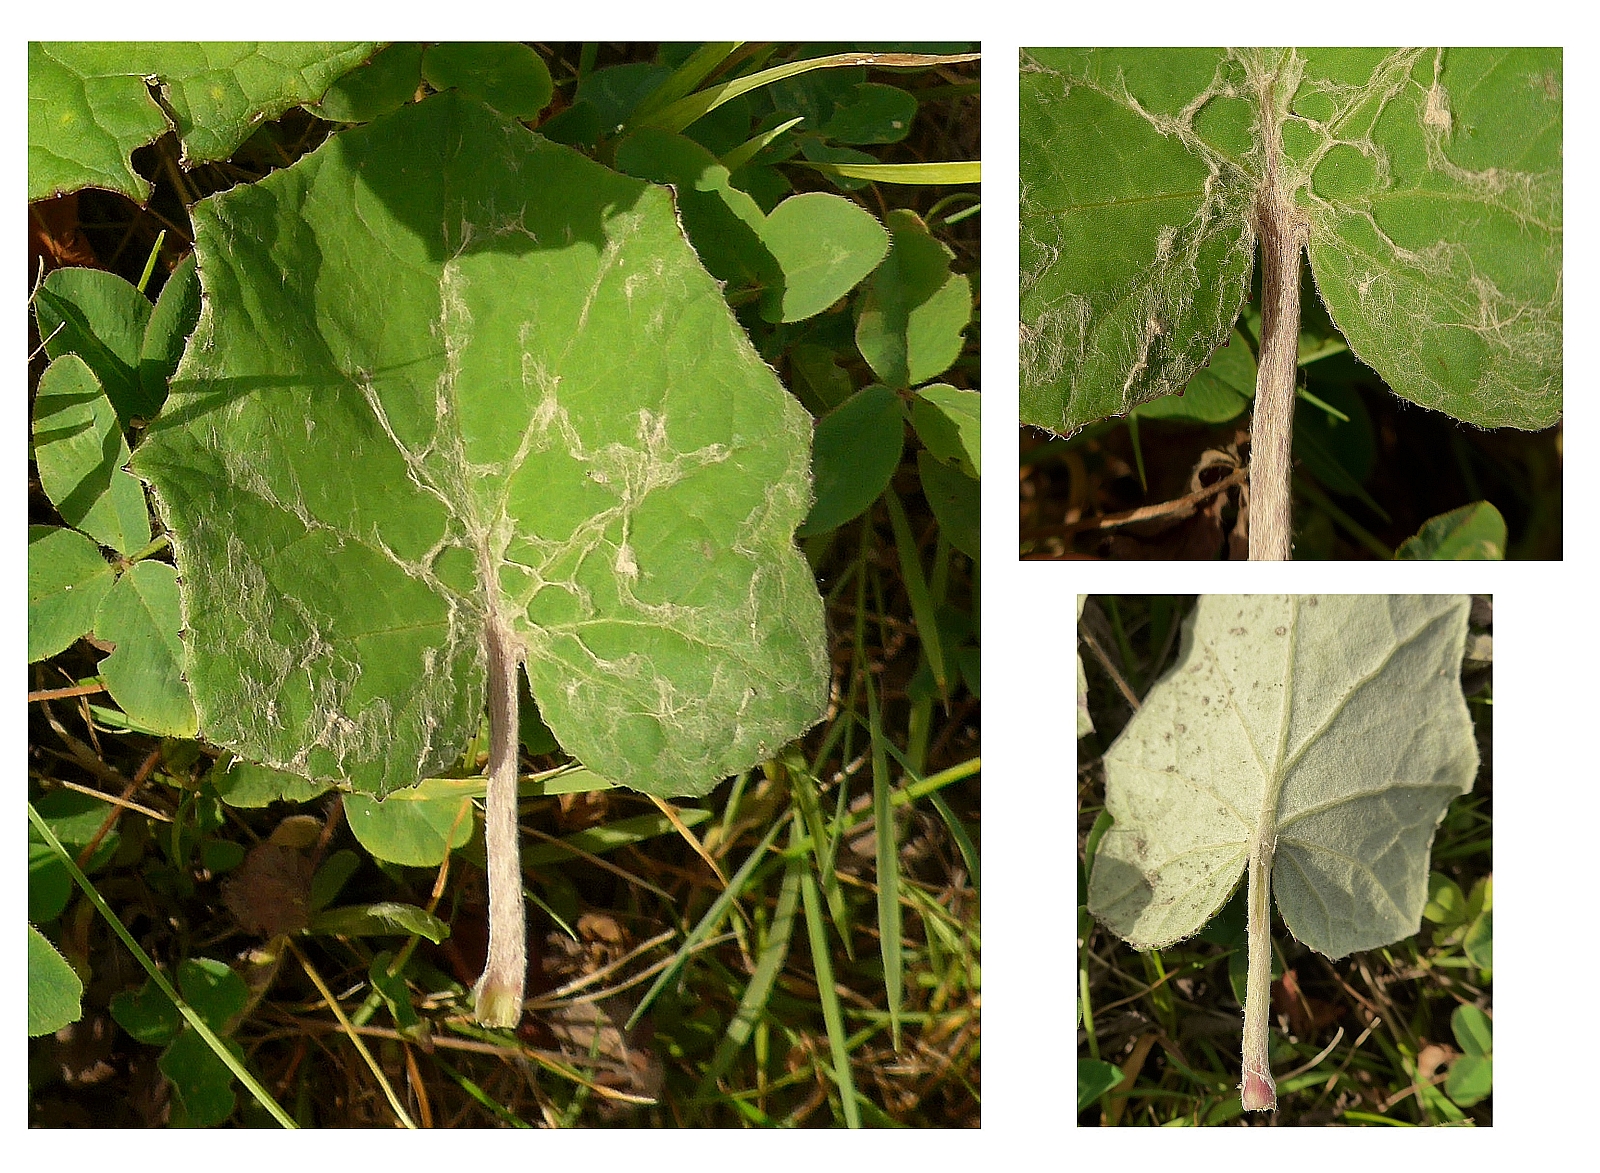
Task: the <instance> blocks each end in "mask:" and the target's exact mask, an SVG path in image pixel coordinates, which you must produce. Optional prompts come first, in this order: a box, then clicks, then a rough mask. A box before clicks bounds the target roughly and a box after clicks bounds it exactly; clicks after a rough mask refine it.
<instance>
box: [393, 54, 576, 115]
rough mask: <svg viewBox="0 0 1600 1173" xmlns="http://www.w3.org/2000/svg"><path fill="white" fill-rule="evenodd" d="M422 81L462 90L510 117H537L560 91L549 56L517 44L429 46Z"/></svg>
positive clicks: (431, 84) (436, 85) (443, 88)
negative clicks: (547, 64)
mask: <svg viewBox="0 0 1600 1173" xmlns="http://www.w3.org/2000/svg"><path fill="white" fill-rule="evenodd" d="M422 77H423V80H424V81H426V82H427V83H428V84H429V85H430V86H432V87H433V88H434V89H436V90H448V89H457V90H460V91H461V92H462V93H463V94H465V95H466V96H467V97H469V98H476V99H477V100H478V101H480V102H482V103H483V104H484V105H486V106H491V107H493V108H494V109H496V110H498V111H500V113H502V114H504V115H506V116H507V117H508V118H525V119H531V118H536V117H537V116H538V114H539V111H541V110H543V109H544V108H545V107H546V106H548V105H549V104H550V97H551V94H552V93H554V87H553V85H552V83H551V80H550V69H549V67H548V66H546V65H545V63H544V58H542V57H540V56H539V55H538V54H537V53H535V52H534V51H533V50H532V49H530V48H529V47H528V46H527V45H522V44H516V43H490V42H480V41H454V42H448V41H447V42H444V43H442V44H437V45H429V46H428V48H427V51H426V52H425V53H424V54H423V57H422Z"/></svg>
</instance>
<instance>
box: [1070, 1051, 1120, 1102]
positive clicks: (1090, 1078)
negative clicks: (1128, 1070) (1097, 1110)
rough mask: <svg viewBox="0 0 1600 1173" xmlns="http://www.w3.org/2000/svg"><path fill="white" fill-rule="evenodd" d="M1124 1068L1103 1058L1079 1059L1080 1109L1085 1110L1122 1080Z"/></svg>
mask: <svg viewBox="0 0 1600 1173" xmlns="http://www.w3.org/2000/svg"><path fill="white" fill-rule="evenodd" d="M1122 1078H1123V1076H1122V1068H1120V1067H1118V1066H1117V1065H1116V1064H1115V1063H1107V1062H1105V1061H1104V1060H1103V1059H1079V1060H1078V1111H1080V1112H1083V1111H1086V1110H1088V1108H1089V1107H1090V1106H1091V1105H1093V1104H1094V1102H1095V1101H1096V1100H1098V1099H1099V1098H1100V1097H1101V1096H1103V1095H1105V1094H1106V1093H1107V1092H1108V1091H1110V1090H1111V1089H1112V1088H1114V1087H1116V1086H1117V1085H1118V1084H1119V1083H1121V1082H1122Z"/></svg>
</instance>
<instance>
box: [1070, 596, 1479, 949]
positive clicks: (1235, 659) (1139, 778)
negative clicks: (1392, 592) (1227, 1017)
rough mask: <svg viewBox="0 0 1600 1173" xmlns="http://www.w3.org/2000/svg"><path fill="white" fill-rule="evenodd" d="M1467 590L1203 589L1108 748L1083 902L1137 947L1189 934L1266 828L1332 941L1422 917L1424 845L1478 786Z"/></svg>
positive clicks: (1285, 900) (1317, 931)
mask: <svg viewBox="0 0 1600 1173" xmlns="http://www.w3.org/2000/svg"><path fill="white" fill-rule="evenodd" d="M1467 611H1468V599H1467V598H1466V596H1454V597H1442V598H1429V597H1425V596H1381V595H1380V596H1337V595H1324V596H1320V597H1319V596H1310V597H1305V598H1293V597H1283V596H1267V595H1259V596H1202V597H1201V599H1200V602H1199V603H1198V604H1197V606H1196V608H1195V610H1194V612H1193V613H1192V614H1191V615H1190V617H1189V618H1188V619H1187V620H1186V621H1185V623H1184V629H1183V644H1182V648H1181V650H1180V652H1179V655H1178V660H1177V663H1176V665H1175V666H1174V667H1173V669H1172V670H1171V671H1170V672H1169V673H1168V674H1167V675H1166V676H1165V677H1163V678H1162V680H1160V681H1159V682H1158V683H1157V684H1156V686H1155V687H1154V688H1153V689H1151V691H1150V693H1149V695H1147V696H1146V697H1145V699H1144V703H1143V705H1142V707H1141V708H1140V709H1139V711H1138V712H1137V713H1136V714H1135V715H1134V717H1133V719H1132V720H1131V721H1130V722H1129V723H1128V725H1127V727H1126V728H1125V729H1124V731H1123V733H1122V736H1121V737H1119V738H1118V739H1117V742H1116V744H1115V745H1113V746H1112V748H1111V750H1110V751H1109V752H1108V753H1107V754H1106V757H1105V762H1106V807H1107V809H1108V810H1109V811H1110V812H1111V814H1112V817H1113V818H1114V819H1115V820H1116V823H1115V825H1114V826H1113V828H1112V829H1111V831H1110V832H1108V833H1107V834H1106V836H1105V838H1104V840H1102V842H1101V845H1100V850H1099V853H1098V854H1097V855H1096V857H1095V865H1094V872H1093V874H1092V875H1091V877H1090V881H1089V910H1090V911H1091V912H1092V913H1094V915H1095V916H1096V917H1098V918H1099V919H1100V920H1101V921H1102V922H1104V923H1105V924H1106V925H1107V926H1108V927H1110V928H1111V929H1113V930H1114V931H1116V932H1117V933H1118V934H1119V935H1120V936H1122V937H1123V938H1125V939H1126V940H1128V941H1129V942H1130V943H1133V944H1134V945H1135V946H1136V947H1137V948H1160V947H1165V946H1166V945H1169V944H1171V943H1172V942H1174V941H1178V940H1181V939H1182V938H1184V937H1187V936H1189V935H1191V934H1193V933H1195V932H1196V931H1198V930H1199V929H1200V928H1201V927H1202V926H1203V925H1204V924H1205V922H1206V921H1207V920H1208V919H1209V918H1210V916H1211V915H1212V914H1213V913H1214V912H1216V911H1217V909H1219V908H1221V907H1222V905H1223V903H1224V902H1225V901H1226V900H1227V898H1228V895H1229V894H1230V893H1231V892H1232V891H1233V889H1234V887H1235V886H1236V885H1237V884H1238V882H1239V877H1240V876H1241V875H1242V874H1243V872H1244V870H1245V863H1246V860H1247V859H1248V858H1249V857H1250V856H1251V853H1252V851H1253V850H1255V849H1257V845H1258V844H1268V843H1274V842H1275V843H1276V853H1275V855H1274V856H1272V857H1271V858H1272V860H1273V862H1272V865H1271V879H1272V888H1273V891H1274V892H1275V893H1276V895H1277V902H1278V909H1279V911H1280V912H1281V913H1282V914H1283V919H1284V923H1285V924H1286V925H1287V926H1288V928H1289V931H1290V932H1291V933H1293V934H1294V935H1295V937H1296V938H1297V939H1298V940H1300V941H1301V942H1302V943H1304V944H1306V945H1308V946H1310V947H1311V948H1313V949H1315V950H1317V951H1318V952H1319V953H1322V954H1324V955H1326V956H1328V957H1332V958H1337V957H1343V956H1344V955H1345V954H1347V953H1351V952H1353V951H1355V950H1358V949H1370V948H1375V947H1377V946H1379V945H1386V944H1388V943H1390V942H1391V941H1396V940H1399V939H1400V938H1402V937H1406V936H1409V935H1411V934H1413V933H1415V932H1416V931H1417V929H1418V927H1419V925H1420V923H1421V914H1422V907H1423V903H1424V901H1425V899H1426V895H1427V878H1428V849H1429V845H1430V844H1431V843H1432V841H1433V835H1434V830H1435V828H1436V827H1437V825H1438V823H1439V820H1440V818H1441V817H1443V814H1444V811H1445V808H1446V806H1447V805H1448V804H1449V802H1450V800H1451V799H1452V798H1454V797H1455V796H1456V795H1458V794H1462V793H1465V792H1466V791H1467V790H1468V789H1470V788H1471V785H1472V780H1473V777H1474V776H1475V774H1476V773H1477V765H1478V752H1477V746H1476V743H1475V740H1474V738H1473V733H1472V720H1471V718H1470V717H1469V716H1468V715H1467V708H1466V702H1465V701H1464V700H1463V698H1462V695H1461V685H1460V663H1461V649H1462V645H1463V642H1464V640H1465V638H1466V624H1467Z"/></svg>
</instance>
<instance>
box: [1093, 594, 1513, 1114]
mask: <svg viewBox="0 0 1600 1173" xmlns="http://www.w3.org/2000/svg"><path fill="white" fill-rule="evenodd" d="M1192 606H1193V596H1126V595H1125V596H1120V597H1117V598H1114V599H1113V598H1110V597H1105V596H1096V597H1094V598H1092V599H1091V600H1090V604H1089V606H1088V607H1087V608H1086V609H1085V613H1084V619H1083V622H1082V624H1081V627H1080V630H1081V631H1083V632H1085V633H1086V636H1085V638H1084V640H1083V660H1084V667H1085V674H1086V677H1087V681H1088V686H1089V693H1088V696H1089V710H1090V714H1091V716H1092V717H1093V718H1094V724H1095V732H1094V733H1092V734H1090V735H1089V736H1087V737H1085V738H1083V739H1082V740H1080V741H1079V743H1078V815H1079V837H1078V858H1079V867H1078V885H1079V889H1078V905H1079V916H1078V950H1079V952H1078V981H1079V1006H1078V1009H1079V1022H1078V1057H1079V1061H1080V1062H1084V1061H1086V1060H1098V1061H1101V1062H1108V1063H1111V1064H1114V1065H1115V1066H1117V1067H1119V1068H1122V1070H1123V1073H1124V1083H1123V1084H1122V1085H1119V1086H1118V1087H1116V1088H1115V1089H1114V1090H1111V1091H1109V1092H1106V1093H1105V1094H1102V1095H1100V1096H1098V1097H1097V1098H1096V1099H1095V1100H1094V1102H1092V1103H1090V1104H1088V1105H1086V1106H1084V1108H1083V1110H1082V1111H1081V1112H1080V1113H1079V1117H1078V1123H1079V1124H1080V1125H1083V1126H1091V1127H1092V1126H1110V1125H1143V1126H1150V1127H1154V1126H1204V1125H1263V1124H1268V1123H1271V1124H1277V1125H1330V1124H1344V1125H1386V1124H1387V1125H1399V1126H1416V1125H1444V1124H1457V1125H1459V1124H1477V1125H1488V1124H1490V1123H1491V1122H1492V1119H1493V1104H1494V1101H1493V1097H1492V1096H1490V1097H1489V1098H1486V1099H1483V1100H1481V1101H1479V1102H1477V1103H1475V1104H1472V1105H1470V1106H1467V1107H1461V1106H1458V1105H1457V1104H1455V1103H1454V1102H1452V1100H1451V1099H1450V1098H1449V1097H1448V1096H1447V1095H1446V1094H1445V1092H1444V1081H1445V1076H1446V1072H1447V1069H1448V1064H1449V1063H1450V1062H1451V1061H1452V1060H1453V1059H1454V1057H1455V1056H1456V1054H1458V1053H1459V1050H1460V1048H1459V1045H1458V1041H1457V1040H1456V1038H1455V1037H1454V1036H1453V1034H1452V1029H1451V1014H1452V1012H1453V1011H1454V1010H1455V1009H1456V1007H1457V1006H1460V1005H1469V1004H1476V1005H1478V1006H1480V1007H1482V1008H1483V1009H1485V1010H1487V1011H1489V1013H1490V1014H1491V1015H1492V1012H1493V1011H1492V1004H1491V999H1492V992H1493V987H1492V984H1491V979H1492V973H1491V971H1489V970H1486V969H1483V968H1480V967H1479V966H1477V965H1475V964H1473V962H1472V961H1471V960H1469V959H1468V957H1467V956H1466V953H1465V945H1464V942H1463V939H1462V937H1463V933H1462V932H1461V931H1460V929H1459V928H1457V926H1455V925H1453V924H1451V923H1448V922H1446V923H1440V922H1438V921H1436V920H1433V919H1430V918H1429V915H1428V914H1427V913H1425V915H1424V919H1423V927H1422V931H1421V932H1420V933H1418V934H1417V935H1416V936H1414V937H1409V938H1407V939H1405V940H1402V941H1398V942H1396V943H1395V944H1393V945H1390V946H1388V947H1386V948H1382V949H1373V950H1369V951H1367V952H1364V953H1357V954H1353V955H1352V956H1350V957H1346V958H1342V959H1340V960H1338V961H1329V960H1328V959H1327V958H1324V957H1322V956H1320V955H1319V954H1317V953H1315V952H1313V951H1311V950H1309V949H1307V948H1306V947H1305V946H1303V945H1301V944H1299V943H1298V942H1297V941H1295V940H1294V938H1293V937H1291V936H1290V935H1289V934H1288V932H1287V931H1286V930H1284V929H1283V926H1282V923H1281V920H1278V918H1276V916H1275V917H1274V920H1275V922H1276V926H1275V931H1274V933H1273V948H1274V959H1273V960H1274V975H1275V977H1277V979H1278V980H1277V981H1275V983H1274V987H1273V999H1274V1004H1273V1020H1272V1052H1271V1054H1272V1065H1273V1071H1274V1074H1275V1076H1276V1077H1277V1081H1278V1089H1277V1090H1278V1107H1277V1110H1276V1111H1275V1112H1273V1113H1270V1114H1256V1113H1245V1112H1243V1111H1242V1110H1241V1108H1240V1105H1239V1093H1238V1084H1239V1045H1240V1024H1241V1015H1242V1008H1241V1002H1240V994H1241V993H1242V981H1243V961H1244V958H1243V954H1244V940H1243V925H1244V913H1243V904H1242V900H1241V899H1240V897H1241V895H1242V891H1241V892H1239V893H1235V897H1234V899H1233V900H1232V901H1231V902H1230V904H1229V905H1228V906H1226V907H1224V909H1223V910H1222V912H1220V913H1219V914H1218V915H1217V916H1216V917H1215V918H1213V920H1212V921H1211V923H1210V924H1209V925H1207V927H1206V929H1205V930H1203V931H1202V934H1201V935H1200V936H1197V937H1194V938H1191V939H1190V940H1187V941H1182V942H1180V943H1178V944H1177V945H1175V946H1173V947H1171V948H1168V949H1163V950H1149V951H1145V952H1140V951H1137V950H1134V949H1132V948H1130V947H1129V946H1128V945H1126V944H1125V943H1124V942H1122V941H1121V940H1120V939H1118V938H1117V937H1116V936H1115V935H1114V934H1111V933H1109V932H1108V931H1106V930H1105V929H1103V928H1101V927H1100V926H1099V925H1098V924H1096V923H1095V921H1094V920H1093V918H1092V917H1090V916H1088V914H1087V912H1086V911H1085V909H1084V904H1085V902H1086V899H1087V897H1086V895H1085V893H1086V891H1087V883H1086V878H1087V877H1086V875H1085V873H1084V868H1083V859H1084V849H1085V847H1086V846H1087V845H1088V843H1089V841H1090V840H1091V839H1096V838H1098V830H1097V828H1098V829H1099V830H1103V825H1102V816H1103V815H1104V779H1103V773H1102V770H1101V766H1100V755H1101V754H1102V753H1103V751H1104V750H1105V749H1106V748H1108V747H1109V746H1110V744H1111V742H1112V741H1114V740H1115V738H1116V735H1117V733H1119V732H1120V731H1121V729H1122V726H1123V725H1124V724H1126V723H1127V720H1128V718H1129V717H1130V716H1131V715H1132V708H1131V706H1130V704H1129V702H1128V700H1127V699H1126V697H1125V695H1124V693H1123V691H1122V686H1127V687H1129V688H1130V689H1133V690H1134V694H1135V695H1136V696H1139V695H1143V693H1144V692H1145V691H1147V690H1148V688H1149V687H1150V686H1151V685H1152V684H1153V683H1154V682H1155V680H1156V679H1158V678H1159V676H1160V675H1161V674H1162V672H1164V671H1165V670H1166V669H1167V668H1169V667H1170V666H1171V664H1172V662H1173V660H1174V658H1175V657H1176V655H1177V650H1178V636H1177V625H1178V624H1179V623H1180V622H1181V620H1182V617H1183V615H1185V614H1186V613H1187V612H1188V610H1189V609H1190V607H1192ZM1476 617H1477V611H1476V609H1475V622H1474V630H1475V631H1476V630H1478V625H1477V623H1476ZM1090 637H1092V639H1091V638H1090ZM1091 644H1092V646H1093V647H1098V648H1099V649H1100V652H1096V651H1094V650H1092V647H1091ZM1100 653H1104V657H1103V658H1102V656H1101V654H1100ZM1118 678H1120V679H1121V685H1119V684H1118V683H1117V680H1118ZM1134 681H1138V682H1140V686H1139V687H1137V688H1135V687H1134V685H1133V683H1132V682H1134ZM1464 682H1465V688H1466V691H1467V696H1468V708H1469V710H1470V711H1471V712H1472V715H1473V720H1474V724H1475V725H1476V728H1477V734H1478V741H1479V750H1480V755H1481V758H1482V763H1483V764H1482V766H1481V767H1480V771H1479V775H1478V779H1477V781H1476V783H1475V785H1474V787H1473V789H1472V790H1471V791H1470V792H1469V793H1467V794H1465V795H1463V796H1462V797H1461V798H1459V799H1457V800H1456V801H1455V802H1454V803H1453V804H1451V806H1450V809H1449V810H1448V812H1447V813H1446V815H1445V818H1444V821H1443V823H1442V824H1441V825H1440V828H1439V832H1438V835H1437V837H1436V838H1435V840H1434V845H1433V857H1432V871H1433V872H1434V873H1437V874H1438V875H1440V876H1443V877H1446V878H1448V879H1449V880H1450V881H1453V883H1454V884H1455V886H1456V888H1457V889H1458V890H1459V892H1460V893H1462V894H1468V893H1471V892H1472V891H1473V889H1474V886H1475V885H1477V884H1479V883H1480V882H1485V881H1488V880H1489V878H1490V877H1491V875H1492V871H1493V804H1494V779H1493V760H1494V758H1493V738H1492V729H1493V722H1492V713H1493V682H1492V676H1491V673H1490V671H1489V670H1488V669H1487V668H1478V667H1475V666H1474V667H1470V668H1469V670H1468V671H1467V672H1466V673H1465V674H1464ZM1433 908H1434V906H1432V905H1430V910H1433ZM1479 956H1480V957H1481V954H1480V955H1479ZM1286 973H1292V974H1293V983H1292V988H1291V987H1290V986H1289V985H1286V983H1285V980H1284V978H1283V976H1282V975H1284V974H1286ZM1236 980H1237V986H1236ZM1236 989H1237V991H1238V992H1236ZM1296 991H1298V992H1296ZM1330 1047H1331V1050H1330V1049H1329V1048H1330ZM1324 1051H1327V1053H1326V1055H1324V1054H1323V1052H1324ZM1319 1057H1320V1058H1319ZM1419 1059H1420V1060H1421V1062H1422V1065H1423V1066H1424V1067H1425V1068H1426V1074H1425V1075H1424V1077H1423V1078H1421V1079H1419V1078H1418V1076H1417V1073H1418V1064H1419ZM1302 1068H1304V1070H1301V1069H1302ZM1130 1075H1131V1076H1132V1078H1131V1080H1129V1079H1128V1078H1127V1077H1128V1076H1130Z"/></svg>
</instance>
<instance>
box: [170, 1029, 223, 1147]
mask: <svg viewBox="0 0 1600 1173" xmlns="http://www.w3.org/2000/svg"><path fill="white" fill-rule="evenodd" d="M222 1044H223V1046H225V1047H227V1048H228V1050H230V1051H232V1052H233V1053H234V1056H235V1057H236V1058H239V1059H243V1058H244V1049H243V1048H242V1047H240V1046H239V1044H238V1043H236V1042H234V1041H233V1040H232V1039H223V1040H222ZM156 1066H157V1067H158V1068H160V1069H161V1074H162V1075H165V1076H166V1077H167V1078H168V1079H169V1080H171V1081H172V1090H173V1092H174V1093H175V1098H174V1103H173V1111H172V1119H171V1124H172V1125H173V1127H175V1128H210V1127H212V1126H213V1125H217V1124H221V1123H222V1122H223V1121H224V1120H226V1119H227V1118H228V1117H229V1116H232V1115H233V1110H234V1108H235V1107H237V1105H238V1096H237V1095H236V1094H235V1093H234V1090H233V1072H232V1071H230V1070H229V1069H228V1065H227V1064H226V1063H224V1062H223V1061H222V1057H221V1056H219V1055H218V1054H217V1053H216V1052H215V1051H214V1050H212V1048H211V1046H210V1044H208V1043H207V1042H206V1040H205V1039H203V1038H201V1037H200V1036H199V1035H198V1034H196V1033H195V1032H194V1031H192V1030H185V1031H184V1032H183V1033H182V1034H180V1035H179V1036H178V1037H177V1038H176V1039H174V1040H173V1041H172V1044H171V1045H170V1046H168V1047H167V1049H166V1050H165V1051H163V1052H162V1053H161V1057H160V1058H159V1059H157V1060H156Z"/></svg>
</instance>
